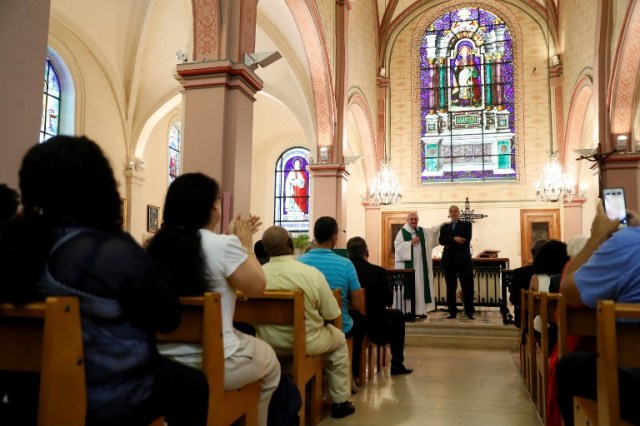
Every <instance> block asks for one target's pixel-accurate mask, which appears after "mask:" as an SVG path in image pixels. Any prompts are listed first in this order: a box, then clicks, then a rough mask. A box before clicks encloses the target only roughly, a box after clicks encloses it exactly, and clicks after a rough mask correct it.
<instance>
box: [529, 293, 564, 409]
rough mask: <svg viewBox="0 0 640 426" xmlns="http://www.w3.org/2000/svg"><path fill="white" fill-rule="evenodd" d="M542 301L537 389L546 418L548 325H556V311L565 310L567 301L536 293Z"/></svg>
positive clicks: (540, 405)
mask: <svg viewBox="0 0 640 426" xmlns="http://www.w3.org/2000/svg"><path fill="white" fill-rule="evenodd" d="M533 297H535V298H538V299H539V301H540V323H541V324H542V327H541V331H540V342H538V343H537V344H536V369H537V374H536V387H537V389H538V393H537V401H538V413H540V417H541V418H542V419H545V418H546V401H547V385H548V383H549V328H548V327H547V326H546V325H547V324H551V323H555V322H556V321H555V317H556V311H557V310H558V309H564V304H565V300H564V297H563V296H562V295H561V294H560V293H546V292H541V293H535V294H534V296H533Z"/></svg>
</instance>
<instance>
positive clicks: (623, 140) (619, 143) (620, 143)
mask: <svg viewBox="0 0 640 426" xmlns="http://www.w3.org/2000/svg"><path fill="white" fill-rule="evenodd" d="M628 141H629V137H627V135H620V136H618V137H617V138H616V151H617V152H627V150H628V149H629V148H628V146H627V142H628Z"/></svg>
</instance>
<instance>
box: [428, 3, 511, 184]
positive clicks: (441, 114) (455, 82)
mask: <svg viewBox="0 0 640 426" xmlns="http://www.w3.org/2000/svg"><path fill="white" fill-rule="evenodd" d="M419 55H420V61H419V67H420V69H419V78H420V81H419V90H420V100H421V121H422V123H421V140H420V145H421V146H420V152H421V153H422V162H421V163H422V164H421V169H420V181H421V182H422V183H437V182H459V181H496V180H515V179H516V164H515V159H516V155H515V144H514V143H513V142H514V141H515V133H514V132H515V119H514V95H513V91H514V85H513V52H512V40H511V34H510V32H509V28H508V27H507V25H506V24H505V23H504V22H503V21H502V19H500V17H499V16H497V15H495V14H493V13H491V12H489V11H487V10H484V9H481V8H477V7H466V8H461V9H456V10H452V11H448V12H446V13H444V14H443V15H441V16H440V17H438V18H437V19H436V20H435V21H434V22H432V24H431V25H430V26H429V27H428V28H427V29H426V30H425V32H424V36H423V38H422V45H421V46H420V49H419ZM436 147H437V148H438V149H436Z"/></svg>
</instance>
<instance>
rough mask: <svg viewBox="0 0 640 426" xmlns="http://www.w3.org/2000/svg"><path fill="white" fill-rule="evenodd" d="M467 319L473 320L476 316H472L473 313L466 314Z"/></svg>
mask: <svg viewBox="0 0 640 426" xmlns="http://www.w3.org/2000/svg"><path fill="white" fill-rule="evenodd" d="M467 319H470V320H474V319H476V317H474V316H473V315H467Z"/></svg>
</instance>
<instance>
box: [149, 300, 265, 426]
mask: <svg viewBox="0 0 640 426" xmlns="http://www.w3.org/2000/svg"><path fill="white" fill-rule="evenodd" d="M180 304H181V305H182V321H181V322H180V327H179V328H178V329H177V330H176V331H173V332H171V333H167V334H158V335H157V337H158V342H183V343H199V344H201V345H202V371H203V373H204V374H205V376H206V377H207V381H208V382H209V413H208V416H207V418H208V421H207V424H208V425H209V426H229V425H231V424H233V423H234V422H236V421H238V420H240V421H241V422H242V424H244V425H247V426H255V425H257V424H258V401H259V400H260V381H256V382H253V383H249V384H247V385H245V386H243V387H242V388H240V389H235V390H229V391H225V390H224V349H223V348H224V344H223V340H222V309H221V306H220V294H218V293H211V292H209V293H205V295H204V296H195V297H181V298H180Z"/></svg>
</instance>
